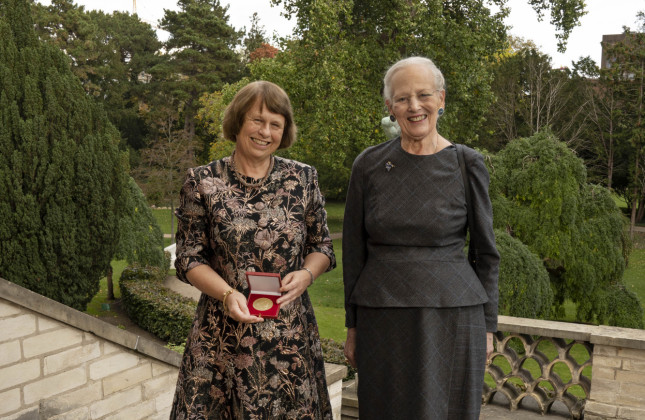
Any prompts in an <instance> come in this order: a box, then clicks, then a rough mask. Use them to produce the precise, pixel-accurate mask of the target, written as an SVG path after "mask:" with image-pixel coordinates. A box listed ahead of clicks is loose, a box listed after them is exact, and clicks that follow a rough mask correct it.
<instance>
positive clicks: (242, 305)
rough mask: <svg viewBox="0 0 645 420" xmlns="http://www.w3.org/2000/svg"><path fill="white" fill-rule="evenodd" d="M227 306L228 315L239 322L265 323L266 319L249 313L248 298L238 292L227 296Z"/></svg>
mask: <svg viewBox="0 0 645 420" xmlns="http://www.w3.org/2000/svg"><path fill="white" fill-rule="evenodd" d="M226 306H227V307H228V312H227V315H228V316H229V317H231V318H233V319H234V320H236V321H238V322H246V323H249V324H255V323H257V322H263V321H264V318H262V317H259V316H255V315H251V314H250V313H249V307H248V306H247V302H246V297H245V296H244V295H243V294H242V293H240V292H238V291H237V290H234V291H233V292H232V293H231V294H230V295H228V296H226Z"/></svg>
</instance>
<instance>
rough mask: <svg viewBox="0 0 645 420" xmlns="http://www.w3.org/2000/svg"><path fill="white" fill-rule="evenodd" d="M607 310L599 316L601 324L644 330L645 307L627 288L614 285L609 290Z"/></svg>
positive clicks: (621, 285) (619, 284)
mask: <svg viewBox="0 0 645 420" xmlns="http://www.w3.org/2000/svg"><path fill="white" fill-rule="evenodd" d="M605 301H606V302H607V309H606V311H605V312H604V313H601V314H600V315H599V318H601V317H602V318H603V319H599V321H600V323H603V324H604V323H606V324H607V325H613V326H618V327H625V328H640V329H642V328H643V307H642V306H641V303H640V301H639V300H638V297H637V296H636V295H635V294H634V293H633V292H631V291H629V290H627V289H626V288H625V285H623V284H621V283H618V284H613V285H611V286H610V287H609V289H608V290H607V297H606V299H605Z"/></svg>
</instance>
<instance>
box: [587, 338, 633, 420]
mask: <svg viewBox="0 0 645 420" xmlns="http://www.w3.org/2000/svg"><path fill="white" fill-rule="evenodd" d="M598 329H599V331H598V334H595V335H594V336H592V337H591V342H592V343H593V344H594V351H593V373H592V379H591V395H590V396H589V399H588V400H587V404H586V406H585V420H598V419H633V420H642V419H645V331H643V330H631V329H627V328H616V327H598Z"/></svg>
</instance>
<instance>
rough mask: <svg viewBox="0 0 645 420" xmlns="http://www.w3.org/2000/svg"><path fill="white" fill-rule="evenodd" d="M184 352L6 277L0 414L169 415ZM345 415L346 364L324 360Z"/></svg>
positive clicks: (11, 419)
mask: <svg viewBox="0 0 645 420" xmlns="http://www.w3.org/2000/svg"><path fill="white" fill-rule="evenodd" d="M180 362H181V355H180V354H178V353H176V352H174V351H172V350H169V349H167V348H165V347H163V346H161V345H159V344H157V343H154V342H152V341H149V340H147V339H144V338H142V337H139V336H137V335H135V334H133V333H131V332H128V331H124V330H122V329H120V328H117V327H115V326H113V325H110V324H108V323H106V322H104V321H101V320H99V319H97V318H94V317H92V316H90V315H87V314H84V313H82V312H79V311H76V310H74V309H72V308H69V307H67V306H65V305H62V304H60V303H58V302H55V301H53V300H50V299H47V298H45V297H43V296H41V295H39V294H36V293H34V292H31V291H29V290H27V289H24V288H22V287H20V286H17V285H15V284H13V283H11V282H8V281H6V280H4V279H1V278H0V419H3V420H31V419H34V420H36V419H38V420H40V419H51V420H67V419H69V420H71V419H91V420H95V419H96V420H107V419H128V420H136V419H151V420H157V419H159V420H161V419H164V420H165V419H168V416H169V413H170V407H171V404H172V399H173V395H174V392H175V384H176V382H177V374H178V372H179V370H178V367H179V364H180ZM325 369H326V374H327V384H328V389H329V394H330V397H331V402H332V409H333V410H334V419H335V420H339V419H340V410H341V401H342V379H343V378H344V377H345V375H346V373H347V368H346V367H345V366H338V365H331V364H326V365H325Z"/></svg>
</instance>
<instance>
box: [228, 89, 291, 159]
mask: <svg viewBox="0 0 645 420" xmlns="http://www.w3.org/2000/svg"><path fill="white" fill-rule="evenodd" d="M258 99H259V100H260V101H261V103H262V105H263V106H266V107H267V109H268V110H269V111H270V112H273V113H274V114H280V115H282V116H283V117H284V131H283V132H282V140H281V141H280V146H279V148H280V149H286V148H288V147H290V146H291V145H292V144H293V143H295V141H296V131H297V130H296V123H295V122H294V121H293V109H292V108H291V101H290V100H289V96H288V95H287V93H286V92H285V91H284V89H282V88H281V87H280V86H278V85H276V84H275V83H271V82H267V81H265V80H258V81H256V82H251V83H249V84H248V85H246V86H244V87H243V88H242V89H240V91H239V92H237V94H236V95H235V97H234V98H233V100H232V101H231V103H230V104H228V106H227V107H226V110H224V119H223V121H222V132H223V134H224V138H226V139H228V140H231V141H237V135H238V134H239V133H240V130H241V129H242V125H244V118H245V117H246V113H247V112H249V110H250V109H251V107H253V105H254V104H255V102H256V101H257V100H258Z"/></svg>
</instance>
